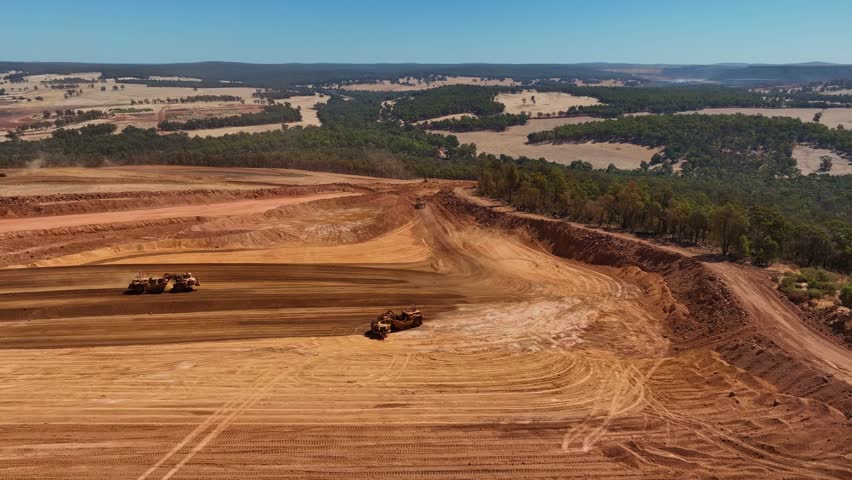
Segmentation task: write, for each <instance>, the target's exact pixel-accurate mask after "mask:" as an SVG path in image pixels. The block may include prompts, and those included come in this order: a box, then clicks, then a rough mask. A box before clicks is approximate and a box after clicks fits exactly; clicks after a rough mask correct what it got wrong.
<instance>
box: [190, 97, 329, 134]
mask: <svg viewBox="0 0 852 480" xmlns="http://www.w3.org/2000/svg"><path fill="white" fill-rule="evenodd" d="M329 98H330V97H329V96H328V95H322V96H321V95H320V94H315V95H306V96H300V97H291V98H288V99H284V100H277V101H276V103H279V104H284V103H289V104H290V105H291V106H293V107H294V108H295V107H302V120H301V121H298V122H291V123H288V124H287V127H288V128H293V127H319V126H321V125H322V122H320V119H319V117H318V116H317V109H316V108H315V107H316V105H317V104H325V103H328V99H329ZM281 128H282V125H281V124H280V123H270V124H265V125H247V126H242V127H224V128H208V129H202V130H189V131H187V132H186V133H188V134H189V136H191V137H222V136H225V135H230V134H235V133H258V132H270V131H273V130H281Z"/></svg>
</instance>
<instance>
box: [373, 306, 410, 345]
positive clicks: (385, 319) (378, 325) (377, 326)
mask: <svg viewBox="0 0 852 480" xmlns="http://www.w3.org/2000/svg"><path fill="white" fill-rule="evenodd" d="M422 324H423V314H422V313H421V312H420V309H419V308H417V307H415V306H412V307H411V308H408V309H402V311H401V312H400V313H399V315H397V314H396V313H395V312H394V311H393V310H388V311H387V312H385V313H382V314H380V315H379V316H377V317H376V319H375V320H373V321H372V322H371V323H370V331H369V332H368V335H369V336H370V337H373V338H378V339H379V340H384V339H385V338H387V336H388V335H390V333H391V332H398V331H400V330H406V329H409V328H415V327H419V326H420V325H422Z"/></svg>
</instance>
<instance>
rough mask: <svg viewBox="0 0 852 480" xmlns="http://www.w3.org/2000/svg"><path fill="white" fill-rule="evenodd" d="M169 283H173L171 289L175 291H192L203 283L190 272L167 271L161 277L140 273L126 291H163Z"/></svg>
mask: <svg viewBox="0 0 852 480" xmlns="http://www.w3.org/2000/svg"><path fill="white" fill-rule="evenodd" d="M169 283H171V284H172V288H171V290H170V291H171V292H173V293H179V292H192V291H194V290H195V288H196V287H198V286H200V285H201V282H199V281H198V279H197V278H195V277H194V276H193V275H192V274H191V273H189V272H186V273H178V274H171V273H166V274H163V276H161V277H155V276H153V275H149V276H147V277H144V276H142V274H141V273H140V274H138V275H137V276H136V278H134V279H132V280H131V281H130V284H129V285H127V291H126V292H125V293H128V294H131V295H141V294H143V293H151V294H157V293H163V292H165V291H166V287H168V285H169Z"/></svg>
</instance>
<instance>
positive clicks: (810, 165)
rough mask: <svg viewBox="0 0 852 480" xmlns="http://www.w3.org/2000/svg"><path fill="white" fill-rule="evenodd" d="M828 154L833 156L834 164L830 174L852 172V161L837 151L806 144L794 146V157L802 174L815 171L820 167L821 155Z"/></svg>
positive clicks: (847, 173) (848, 173)
mask: <svg viewBox="0 0 852 480" xmlns="http://www.w3.org/2000/svg"><path fill="white" fill-rule="evenodd" d="M825 155H828V156H829V157H831V160H832V165H831V170H830V171H829V172H828V174H829V175H850V174H852V162H850V161H849V160H846V159H843V158H841V157H840V156H839V155H838V154H837V153H835V152H832V151H831V150H825V149H822V148H813V147H808V146H805V145H796V146H795V147H793V158H795V159H796V165H798V167H799V170H801V171H802V174H804V175H807V174H809V173H814V172H816V171H817V169H818V168H819V164H820V161H821V159H820V157H822V156H825Z"/></svg>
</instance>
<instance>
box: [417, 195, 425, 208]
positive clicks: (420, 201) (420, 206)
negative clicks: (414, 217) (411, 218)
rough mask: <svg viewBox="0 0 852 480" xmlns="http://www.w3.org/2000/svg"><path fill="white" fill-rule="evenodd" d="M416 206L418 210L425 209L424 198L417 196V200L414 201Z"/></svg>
mask: <svg viewBox="0 0 852 480" xmlns="http://www.w3.org/2000/svg"><path fill="white" fill-rule="evenodd" d="M414 208H416V209H417V210H421V209H424V208H426V202H424V201H423V199H422V198H420V197H417V201H415V202H414Z"/></svg>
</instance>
